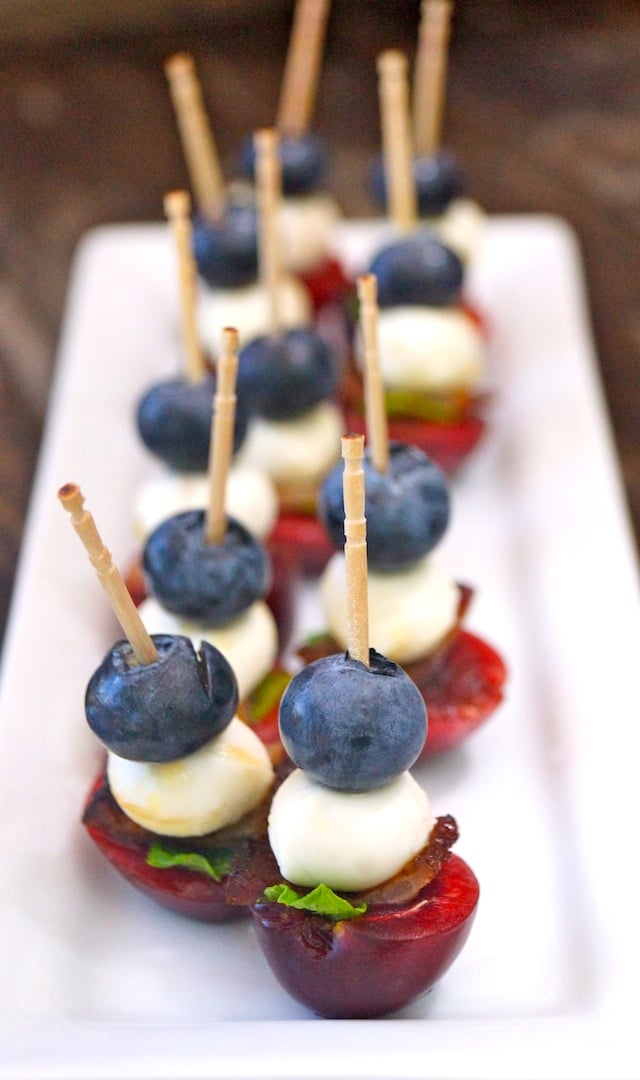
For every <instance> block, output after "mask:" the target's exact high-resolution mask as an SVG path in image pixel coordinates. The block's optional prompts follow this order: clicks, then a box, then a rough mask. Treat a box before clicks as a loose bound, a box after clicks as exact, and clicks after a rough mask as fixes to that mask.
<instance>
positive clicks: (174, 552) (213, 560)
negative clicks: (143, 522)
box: [143, 510, 271, 626]
mask: <svg viewBox="0 0 640 1080" xmlns="http://www.w3.org/2000/svg"><path fill="white" fill-rule="evenodd" d="M143 568H144V574H145V580H146V581H147V584H148V588H149V591H150V592H151V593H153V595H154V596H155V597H156V599H157V600H158V601H159V602H160V603H161V604H162V606H163V607H164V608H166V609H167V611H172V612H173V613H174V614H175V615H181V616H183V617H184V618H187V619H194V620H195V621H196V622H201V623H203V624H206V625H207V626H223V625H224V624H225V623H228V622H230V621H231V620H232V619H235V618H236V617H237V616H238V615H241V614H242V612H243V611H246V610H247V608H248V607H249V606H250V605H251V604H253V602H254V600H257V599H258V598H259V597H262V596H264V595H265V593H266V592H267V591H268V589H269V584H270V579H271V566H270V564H269V560H268V558H267V555H266V553H265V550H264V548H263V546H262V544H260V543H259V541H258V540H256V538H255V537H254V536H252V535H251V533H250V532H249V531H248V529H245V527H244V525H241V524H240V522H239V521H236V520H235V519H234V518H227V530H226V532H225V535H224V539H223V540H222V543H220V544H208V543H207V542H206V540H205V535H204V511H203V510H187V511H185V512H184V513H182V514H175V515H174V516H173V517H170V518H168V519H167V520H166V521H163V522H162V523H161V524H160V525H158V527H157V528H156V529H154V531H153V532H152V533H151V536H150V537H149V539H148V540H147V543H146V545H145V549H144V553H143Z"/></svg>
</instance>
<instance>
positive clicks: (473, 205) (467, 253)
mask: <svg viewBox="0 0 640 1080" xmlns="http://www.w3.org/2000/svg"><path fill="white" fill-rule="evenodd" d="M486 223H487V215H486V214H485V212H484V210H483V209H482V207H481V206H480V205H479V204H478V203H477V202H474V200H473V199H454V200H453V202H451V203H449V205H448V207H447V209H446V210H445V212H444V214H441V215H440V216H439V217H437V218H427V219H425V224H427V225H429V226H430V227H431V228H432V229H433V231H434V232H435V233H436V235H437V236H438V237H439V239H440V240H442V242H443V243H444V244H446V245H447V247H450V248H451V250H452V251H455V253H456V255H458V256H459V257H460V258H461V259H462V261H463V262H471V261H472V260H473V259H475V258H477V256H478V253H479V251H480V249H481V247H482V242H483V238H484V233H485V228H486Z"/></svg>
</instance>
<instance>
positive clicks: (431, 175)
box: [369, 150, 465, 217]
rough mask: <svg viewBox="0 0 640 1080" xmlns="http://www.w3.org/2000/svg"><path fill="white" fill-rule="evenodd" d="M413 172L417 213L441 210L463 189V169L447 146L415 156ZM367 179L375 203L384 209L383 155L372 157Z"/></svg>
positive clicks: (430, 214) (425, 214)
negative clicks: (432, 152)
mask: <svg viewBox="0 0 640 1080" xmlns="http://www.w3.org/2000/svg"><path fill="white" fill-rule="evenodd" d="M413 175H414V177H415V182H416V194H417V197H418V213H419V215H420V217H437V216H438V215H439V214H443V213H444V211H445V210H446V209H447V207H448V205H449V203H451V202H453V200H454V199H457V198H459V196H460V195H462V193H463V191H464V186H465V185H464V177H463V175H462V172H461V170H460V168H459V166H458V164H457V162H456V160H455V158H454V157H453V154H451V153H449V151H447V150H438V151H437V152H436V153H435V154H429V155H426V154H425V155H423V156H421V157H417V158H414V162H413ZM369 182H370V186H371V191H372V194H373V197H374V199H375V201H376V202H377V204H378V206H380V207H382V208H384V209H386V206H387V185H386V178H385V171H384V159H383V157H382V155H379V156H378V157H377V158H376V159H375V161H374V163H373V165H372V167H371V171H370V176H369Z"/></svg>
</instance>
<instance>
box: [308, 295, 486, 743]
mask: <svg viewBox="0 0 640 1080" xmlns="http://www.w3.org/2000/svg"><path fill="white" fill-rule="evenodd" d="M358 293H359V297H360V303H361V321H360V326H361V337H362V341H363V345H364V353H365V373H366V374H365V390H366V403H367V411H366V417H367V436H368V444H369V445H368V449H367V453H366V455H365V462H364V474H365V480H366V515H367V523H368V561H369V568H370V573H369V583H368V594H369V607H368V610H369V627H370V633H371V637H372V639H373V640H375V641H376V642H377V643H379V646H380V649H381V650H382V651H383V652H384V654H385V655H386V656H388V657H389V658H390V659H391V660H393V661H395V662H396V663H399V664H402V666H403V667H404V668H405V669H406V671H407V673H408V674H409V675H410V676H411V678H412V679H413V681H414V682H415V683H416V685H417V686H418V688H419V690H420V692H421V694H422V695H423V698H424V700H425V702H426V705H427V709H428V712H429V738H428V740H427V742H426V743H425V745H424V747H423V748H421V751H422V756H431V755H433V754H437V753H439V752H440V751H442V750H446V749H449V748H451V747H453V746H455V745H457V744H458V743H460V742H461V741H462V740H464V739H466V738H467V737H468V736H469V735H470V734H471V733H472V732H473V731H475V730H476V728H477V727H478V726H479V725H480V724H481V723H483V722H484V720H486V719H487V717H488V716H490V715H491V713H492V712H493V711H494V709H495V708H496V707H497V705H498V704H499V703H500V701H501V700H502V692H503V685H504V681H505V678H506V669H505V665H504V663H503V661H502V659H501V657H500V656H499V655H498V653H497V652H496V651H495V650H494V649H493V648H491V646H490V645H488V644H487V643H486V642H484V641H483V640H482V639H481V638H479V637H477V636H476V635H474V634H471V633H469V632H468V631H467V630H464V629H462V625H461V624H462V620H463V618H464V616H465V614H466V612H467V609H468V607H469V604H470V601H471V597H472V590H471V589H470V588H469V587H468V586H464V585H459V584H458V583H457V582H456V581H455V580H454V579H453V578H452V577H451V576H450V575H449V573H448V572H447V571H446V570H445V569H444V568H443V567H442V566H441V565H440V563H439V561H438V557H437V554H434V549H435V548H436V547H437V544H438V542H439V541H440V539H441V538H442V536H443V535H444V533H445V530H446V528H447V526H448V523H449V514H450V501H449V490H448V483H447V479H446V477H445V475H444V473H443V471H442V470H441V469H440V468H439V467H438V466H437V465H436V464H435V463H434V462H433V460H431V458H429V457H427V455H426V454H425V453H424V452H423V451H422V450H420V449H418V448H417V447H415V446H411V445H408V444H406V443H401V442H397V441H391V442H390V443H389V442H388V439H387V425H386V416H385V410H384V398H383V389H382V380H381V373H380V369H379V364H378V350H377V341H378V333H377V325H378V310H377V305H376V279H375V277H374V276H373V275H372V274H368V275H364V276H363V277H361V278H359V279H358ZM319 514H320V517H321V519H322V522H323V524H324V526H325V528H326V530H327V533H328V535H329V537H330V539H331V542H332V544H333V545H334V547H335V548H336V549H337V550H336V552H335V554H334V555H333V556H332V558H331V560H330V561H329V563H328V564H327V566H326V569H325V570H324V572H323V574H322V576H321V578H320V583H319V593H320V600H321V604H322V609H323V612H324V616H325V619H326V621H327V625H328V629H329V634H328V635H326V636H324V635H320V636H316V637H314V638H313V639H312V640H311V642H310V643H309V644H307V645H305V646H303V647H302V648H300V649H299V650H298V653H299V655H300V657H301V658H302V659H303V660H305V661H306V662H310V661H313V660H314V659H316V658H317V657H318V656H320V655H324V654H326V653H333V652H335V651H337V650H339V649H342V648H345V647H346V645H347V639H348V608H347V603H346V600H345V577H346V573H347V566H346V557H345V553H343V550H342V547H343V543H344V532H343V520H344V508H343V501H342V477H341V472H340V469H339V468H334V470H333V471H332V472H331V473H330V474H329V475H328V476H327V478H326V480H325V482H324V484H323V486H322V490H321V493H320V499H319Z"/></svg>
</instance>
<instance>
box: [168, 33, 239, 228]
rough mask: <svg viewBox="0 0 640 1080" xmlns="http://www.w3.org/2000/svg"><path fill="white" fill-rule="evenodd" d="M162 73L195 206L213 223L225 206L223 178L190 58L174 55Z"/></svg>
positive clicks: (181, 54)
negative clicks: (167, 89) (168, 92)
mask: <svg viewBox="0 0 640 1080" xmlns="http://www.w3.org/2000/svg"><path fill="white" fill-rule="evenodd" d="M164 70H165V73H166V76H167V79H168V81H169V90H170V93H171V100H172V101H173V107H174V109H175V113H176V120H177V123H178V130H179V132H180V138H181V140H182V148H183V152H184V156H185V160H186V163H187V169H188V172H189V177H190V180H191V186H192V188H193V192H194V195H195V199H196V203H197V205H198V208H199V210H200V211H201V212H202V214H203V215H204V216H205V217H207V218H209V219H210V220H212V221H215V220H216V219H217V218H219V217H220V216H221V215H222V213H223V211H224V207H225V202H226V196H225V190H224V177H223V175H222V168H221V166H220V160H219V157H218V151H217V149H216V145H215V142H214V138H213V133H212V131H211V126H210V124H209V120H208V118H207V114H206V110H205V107H204V102H203V100H202V92H201V90H200V83H199V81H198V78H197V76H196V70H195V64H194V62H193V58H192V57H191V56H190V55H189V54H188V53H176V55H175V56H172V57H170V58H169V60H167V61H166V63H165V66H164Z"/></svg>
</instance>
